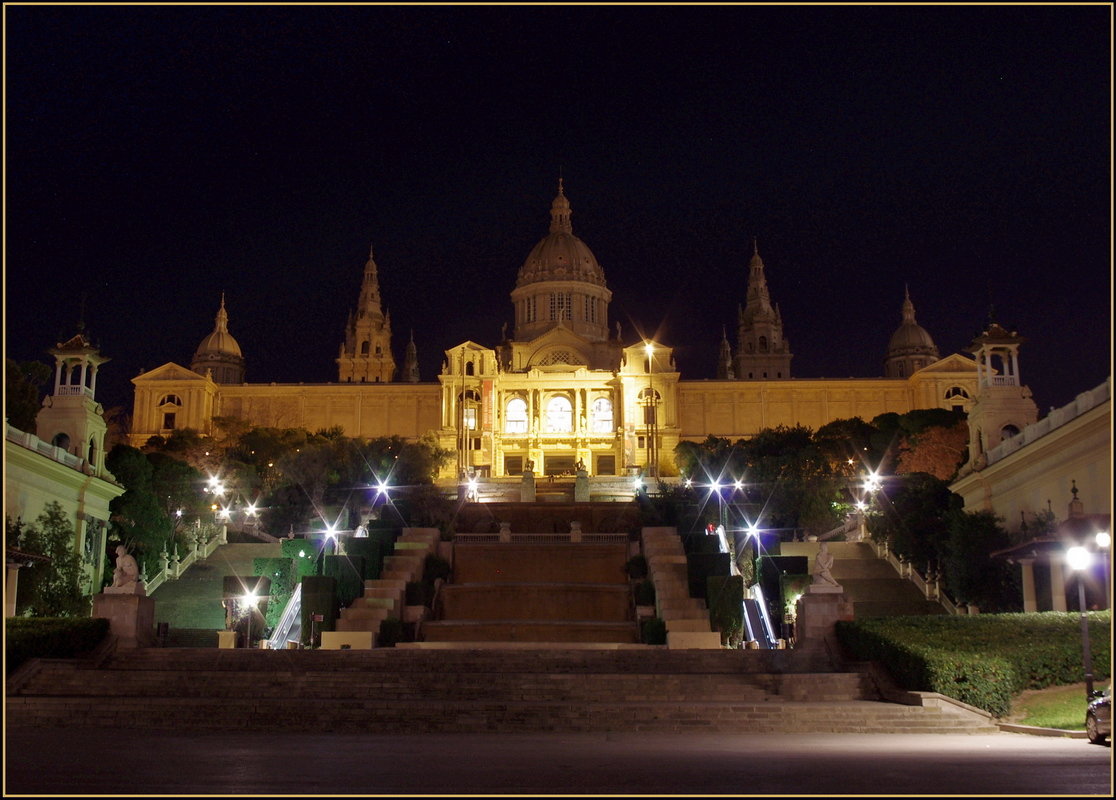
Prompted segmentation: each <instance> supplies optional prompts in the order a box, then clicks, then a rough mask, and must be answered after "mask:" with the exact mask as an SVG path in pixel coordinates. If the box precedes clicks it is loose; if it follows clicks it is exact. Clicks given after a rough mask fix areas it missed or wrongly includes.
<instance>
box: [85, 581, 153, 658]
mask: <svg viewBox="0 0 1116 800" xmlns="http://www.w3.org/2000/svg"><path fill="white" fill-rule="evenodd" d="M93 616H94V617H99V618H101V619H107V620H108V621H109V632H110V633H111V634H112V635H113V636H115V637H116V646H117V649H128V648H133V647H150V646H151V645H153V644H155V599H154V598H153V597H145V596H143V595H138V594H104V593H101V594H96V595H93Z"/></svg>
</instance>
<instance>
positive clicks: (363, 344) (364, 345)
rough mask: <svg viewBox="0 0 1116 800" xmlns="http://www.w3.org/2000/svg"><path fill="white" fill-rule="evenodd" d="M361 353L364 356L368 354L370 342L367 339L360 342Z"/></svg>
mask: <svg viewBox="0 0 1116 800" xmlns="http://www.w3.org/2000/svg"><path fill="white" fill-rule="evenodd" d="M360 354H361V355H362V356H366V355H368V342H366V341H365V342H361V343H360Z"/></svg>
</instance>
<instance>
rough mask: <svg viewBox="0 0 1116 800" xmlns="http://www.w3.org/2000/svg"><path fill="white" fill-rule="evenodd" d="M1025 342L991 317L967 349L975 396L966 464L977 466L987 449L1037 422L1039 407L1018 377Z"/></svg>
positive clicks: (1028, 389)
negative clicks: (974, 370)
mask: <svg viewBox="0 0 1116 800" xmlns="http://www.w3.org/2000/svg"><path fill="white" fill-rule="evenodd" d="M1025 341H1026V339H1024V338H1023V337H1022V336H1020V335H1019V334H1018V333H1016V332H1015V331H1008V330H1006V329H1005V328H1004V327H1003V326H1001V325H1000V324H999V323H998V322H992V321H991V320H990V321H989V325H988V328H987V329H986V330H985V331H984V332H983V333H981V335H980V336H978V337H976V338H975V339H974V340H973V343H972V345H970V347H969V348H968V351H969V352H970V353H972V354H973V355H975V356H976V362H977V396H976V399H975V401H974V402H973V405H972V407H971V408H970V409H969V463H971V464H973V465H974V466H976V467H977V468H978V469H979V468H980V465H981V463H982V461H983V459H982V457H983V456H984V454H985V453H986V452H987V451H989V450H991V449H992V448H993V447H995V446H996V445H998V444H999V443H1000V442H1002V441H1004V440H1005V439H1010V438H1011V437H1012V436H1015V435H1016V434H1018V433H1019V432H1020V431H1022V430H1023V429H1024V428H1025V427H1027V426H1028V425H1030V424H1032V423H1034V422H1037V421H1038V406H1036V405H1035V401H1034V400H1032V399H1031V390H1030V388H1029V387H1027V386H1024V385H1023V381H1022V379H1021V378H1020V376H1019V346H1020V345H1021V344H1023V342H1025Z"/></svg>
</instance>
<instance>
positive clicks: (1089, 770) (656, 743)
mask: <svg viewBox="0 0 1116 800" xmlns="http://www.w3.org/2000/svg"><path fill="white" fill-rule="evenodd" d="M6 762H7V763H6V777H5V781H6V785H5V793H6V794H7V795H20V794H50V795H57V794H80V795H96V794H112V795H117V794H143V795H157V794H168V795H185V794H220V795H240V794H265V795H284V794H286V795H309V794H352V795H357V794H360V795H377V794H379V795H407V794H426V795H430V794H433V795H485V794H504V795H507V794H528V795H540V794H554V795H567V794H621V795H651V794H655V795H661V794H719V795H764V794H802V795H827V794H834V795H849V794H854V795H867V794H887V795H894V794H921V795H962V796H966V797H968V796H972V795H981V794H993V795H1011V796H1020V795H1036V794H1038V795H1044V794H1048V795H1065V794H1075V795H1097V796H1109V795H1110V793H1111V789H1112V760H1111V749H1110V748H1109V747H1108V746H1098V745H1090V744H1089V743H1087V742H1086V741H1083V740H1081V739H1071V738H1065V737H1046V736H1027V735H1022V734H1014V733H1000V734H989V735H973V736H966V735H952V734H939V735H922V734H909V735H894V736H887V735H879V734H809V735H785V734H781V735H763V736H747V735H716V734H706V733H701V734H687V735H671V734H644V733H622V734H524V735H508V734H489V735H484V734H481V735H444V734H436V735H402V736H400V735H393V736H381V735H376V734H372V733H369V734H359V735H329V734H326V735H323V734H295V733H280V734H262V733H248V734H244V733H238V734H212V733H210V734H173V733H172V734H168V733H163V732H160V733H152V732H144V731H139V730H127V731H108V730H91V729H80V728H66V729H22V730H19V729H8V731H7V750H6Z"/></svg>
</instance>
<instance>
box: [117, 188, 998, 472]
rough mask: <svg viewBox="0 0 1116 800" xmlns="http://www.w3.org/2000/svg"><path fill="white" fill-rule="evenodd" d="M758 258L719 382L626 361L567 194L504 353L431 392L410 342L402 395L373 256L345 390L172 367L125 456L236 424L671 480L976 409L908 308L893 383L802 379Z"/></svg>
mask: <svg viewBox="0 0 1116 800" xmlns="http://www.w3.org/2000/svg"><path fill="white" fill-rule="evenodd" d="M753 249H754V252H753V255H752V257H751V261H750V262H749V264H748V267H747V268H748V281H749V290H748V295H747V302H746V305H745V307H744V308H743V309H742V311H741V314H740V320H739V330H738V331H737V336H736V340H737V342H738V349H739V350H740V352H739V353H738V354H737V355H735V356H734V355H733V353H732V350H731V347H730V346H729V344H728V341H727V339H725V340H724V341H722V342H721V343H720V344H721V353H722V358H721V364H722V365H723V368H722V366H719V367H718V374H719V377H718V378H717V379H713V380H683V379H682V376H681V375H680V374H679V372H678V370H677V369H676V367H675V363H674V358H673V351H672V349H671V347H670V346H669V345H667V344H664V343H660V342H645V341H636V342H631V341H629V342H627V343H625V342H623V340H622V338H621V331H620V328H619V326H616V328H615V329H612V328H610V326H609V316H608V306H609V302H610V301H611V298H612V293H611V292H610V291H609V290H608V288H607V284H606V281H605V277H604V271H603V269H602V268H601V266H600V264H598V262H597V260H596V257H595V256H594V255H593V253H592V251H591V250H590V249H589V247H588V246H587V245H586V244H585V243H584V242H582V241H581V240H580V239H578V238H577V237H576V236H575V235H574V234H573V229H572V224H571V209H570V203H569V200H568V199H567V198H566V196H565V192H564V189H563V188H562V187H561V185H560V186H559V191H558V196H557V197H556V198H555V200H554V202H553V204H552V206H551V224H550V231H549V234H548V235H547V236H545V237H544V238H543V239H542V240H541V241H540V242H539V244H537V245H536V246H535V247H534V248H533V249H532V251H531V253H530V254H529V255H528V257H527V259H526V261H525V262H524V264H523V266H522V267H521V268H520V270H519V273H518V276H517V278H516V282H515V286H514V288H513V290H512V291H511V293H510V294H511V300H512V305H513V308H514V311H515V328H514V330H513V331H511V332H510V333H509V332H508V331H507V330H506V329H505V331H504V332H503V334H502V341H500V342H499V343H497V344H496V345H495V346H485V345H482V344H478V343H476V342H472V341H467V342H462V343H461V344H458V345H456V346H453V347H451V348H449V349H448V350H446V351H445V360H444V362H443V367H442V371H441V374H440V375H438V376H437V381H436V382H425V383H424V382H422V381H420V380H419V379H418V374H417V366H416V362H415V357H414V345H413V340H412V342H411V343H410V344H409V345H408V347H407V352H406V356H405V359H404V367H403V368H402V369H401V370H400V373H401V374H400V375H398V376H394V377H393V375H394V371H395V361H394V358H393V357H392V355H391V352H390V341H389V339H390V335H391V331H390V318H389V317H388V315H387V314H386V313H383V312H382V310H381V304H380V293H379V284H378V277H377V274H378V273H377V267H376V265H375V263H374V262H373V260H372V258H371V255H370V256H369V259H368V263H367V264H366V265H365V270H364V282H363V284H362V288H361V296H360V304H359V312H358V314H357V315H356V316H355V317H353V318H352V319H351V320H350V324H349V328H348V330H347V334H346V341H345V342H343V343H342V344H341V348H340V357H339V358H338V364H339V373H338V374H339V379H340V380H339V382H338V383H336V384H332V383H330V384H324V385H322V384H314V385H306V384H260V383H252V384H249V383H226V382H219V381H218V380H215V379H214V378H213V376H212V374H209V373H207V374H199V373H198V372H194V371H191V370H188V369H186V368H185V367H181V366H179V365H177V364H174V363H167V364H164V365H163V366H161V367H159V368H158V369H155V370H152V371H150V372H147V373H144V374H142V375H140V376H138V377H136V378H134V379H133V383H134V384H135V387H136V394H135V407H134V412H133V419H132V433H131V443H132V444H133V445H136V446H140V445H142V444H143V443H144V442H146V441H147V439H148V438H150V437H151V436H153V435H163V436H165V435H167V434H169V433H170V432H172V431H173V430H174V429H176V428H193V429H196V430H198V431H201V432H202V433H204V434H212V433H213V432H214V431H213V423H212V419H213V417H215V416H233V417H240V418H243V419H244V420H246V421H248V422H249V423H251V424H253V425H261V426H275V427H302V428H306V429H308V430H311V431H314V430H318V429H322V428H331V427H334V426H340V427H341V428H343V429H344V431H345V433H346V434H347V435H349V436H358V437H377V436H391V435H396V436H401V437H404V438H406V439H411V440H414V439H417V438H418V437H420V436H423V435H424V434H426V433H428V432H432V433H433V434H435V435H436V437H437V439H438V441H439V443H440V444H441V446H442V447H445V448H447V449H449V450H451V451H453V452H454V453H455V454H456V458H455V460H454V461H453V463H452V464H450V465H449V466H448V467H447V468H446V472H445V474H444V475H443V477H445V478H453V477H455V476H460V475H461V474H462V473H472V474H481V475H490V476H505V475H518V474H521V473H522V472H524V471H525V470H527V469H533V471H534V472H535V473H537V474H543V475H545V474H563V473H567V472H568V473H573V472H575V471H576V470H578V469H584V470H585V471H586V472H587V473H588V474H589V475H623V474H629V473H632V472H643V473H645V474H647V473H651V474H654V473H657V474H659V475H662V476H670V475H674V474H676V468H675V466H674V460H673V451H674V447H675V446H676V445H677V444H678V442H679V441H681V440H684V439H685V440H695V441H700V440H703V439H705V438H706V437H708V436H710V435H712V436H719V437H724V438H727V439H732V440H735V439H740V438H746V437H749V436H753V435H755V434H756V433H757V432H758V431H760V430H761V429H763V428H767V427H774V426H777V425H804V426H807V427H810V428H814V429H816V428H818V427H820V426H822V425H824V424H826V423H828V422H831V421H833V420H835V419H841V418H849V417H861V418H862V419H864V420H871V419H872V418H873V417H875V416H877V415H879V414H882V413H885V412H896V413H900V414H901V413H905V412H907V411H911V410H913V409H917V408H960V409H962V410H966V411H967V410H968V409H969V408H970V407H971V404H972V402H973V400H974V399H975V397H976V393H977V386H978V375H977V364H976V362H975V361H974V360H973V359H972V358H970V357H968V356H965V355H959V354H953V355H948V356H946V357H945V358H941V359H939V358H938V357H937V350H936V348H935V347H934V345H933V340H932V339H931V338H930V336H929V334H928V333H926V332H925V331H924V330H923V329H921V328H920V327H919V326H918V325H917V323H916V322H915V321H914V309H913V305H912V304H911V301H910V296H909V293H908V294H907V295H906V296H905V298H904V300H903V328H902V333H903V336H901V337H898V339H899V340H901V341H900V344H901V345H902V348H901V349H900V348H899V345H896V346H895V347H896V348H897V349H894V352H892V351H890V350H889V351H888V357H887V359H886V360H885V361H883V362H882V363H881V367H884V366H885V365H886V371H887V372H888V373H889V374H894V373H898V374H897V375H895V376H894V377H881V378H864V379H823V378H797V377H794V376H792V375H791V367H790V364H791V359H792V354H791V353H790V346H789V343H788V341H787V339H786V337H785V336H784V335H783V318H782V316H781V314H780V312H779V309H778V306H777V305H775V304H773V303H772V302H771V298H770V296H769V294H768V290H767V284H766V278H765V272H764V270H765V265H764V263H763V261H762V259H761V258H760V256H759V252H758V248H756V247H755V245H754V244H753ZM222 309H223V306H222ZM222 322H223V321H222V320H219V327H220V325H221V324H222ZM226 333H227V331H226ZM895 338H896V337H893V339H895ZM233 344H235V342H234V343H233ZM231 346H232V345H230V347H231ZM900 350H901V351H900ZM237 354H238V355H239V349H237ZM896 364H898V365H899V366H895V365H896ZM903 365H907V366H903ZM916 366H917V367H918V368H917V369H915V368H914V367H916ZM738 373H739V374H738Z"/></svg>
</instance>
